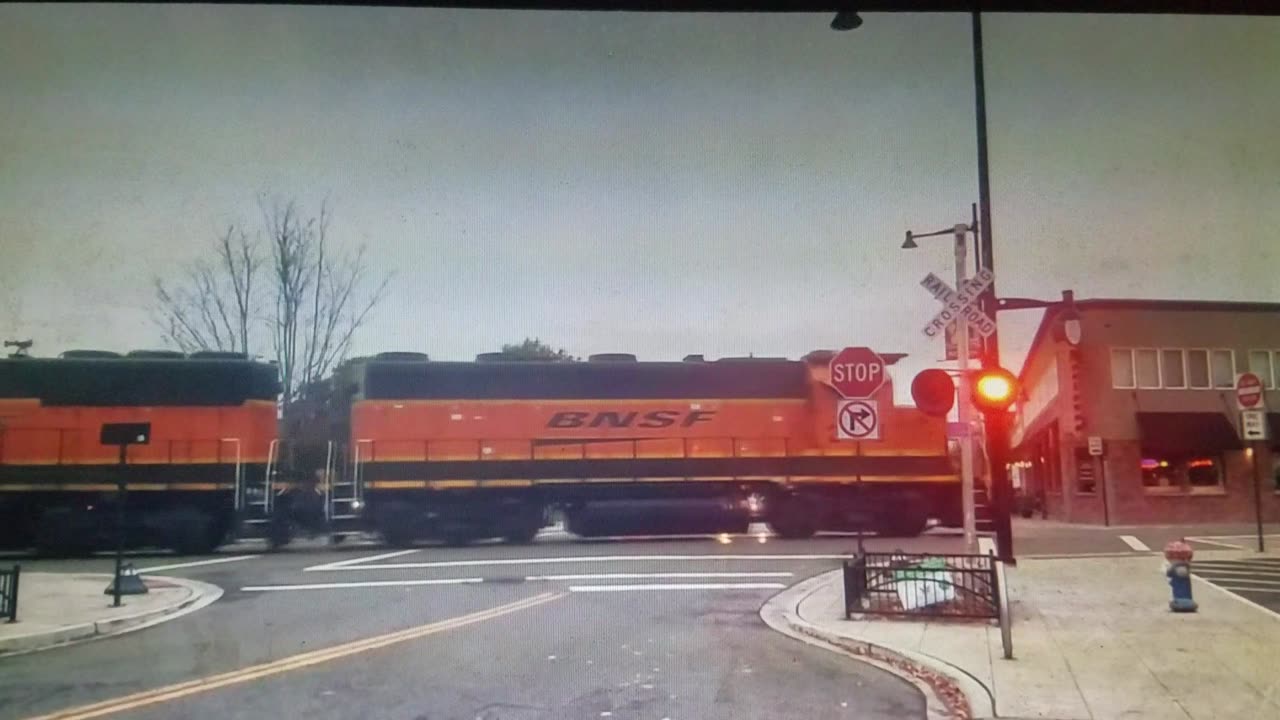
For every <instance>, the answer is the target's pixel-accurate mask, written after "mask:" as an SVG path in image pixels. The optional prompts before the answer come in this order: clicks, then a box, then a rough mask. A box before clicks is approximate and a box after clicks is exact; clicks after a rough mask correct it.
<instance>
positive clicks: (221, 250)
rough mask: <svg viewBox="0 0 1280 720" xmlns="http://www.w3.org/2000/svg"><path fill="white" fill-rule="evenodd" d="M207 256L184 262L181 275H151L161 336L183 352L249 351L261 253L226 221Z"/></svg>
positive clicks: (239, 230)
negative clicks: (170, 279) (169, 278)
mask: <svg viewBox="0 0 1280 720" xmlns="http://www.w3.org/2000/svg"><path fill="white" fill-rule="evenodd" d="M213 250H214V252H213V258H212V259H211V260H197V261H195V262H193V263H191V264H190V265H188V266H187V267H186V269H185V271H184V273H183V275H182V278H181V280H179V281H177V282H176V283H172V282H170V283H166V282H165V281H164V280H163V279H161V278H156V280H155V292H156V304H157V315H158V316H159V317H158V319H157V322H158V323H159V324H160V327H161V330H162V331H163V332H164V336H165V339H166V340H168V341H169V342H172V343H173V344H174V345H177V346H178V348H179V349H181V350H182V351H183V352H194V351H196V350H226V351H230V352H242V353H247V352H249V335H250V331H251V329H252V326H253V324H254V319H255V318H254V292H255V290H256V287H255V285H254V280H255V279H256V278H257V276H258V271H259V269H260V268H261V266H262V254H261V253H260V252H259V251H258V249H257V247H256V246H255V243H254V242H253V241H252V240H251V239H250V238H249V236H248V235H247V234H246V233H245V232H244V231H243V230H241V229H240V228H237V227H236V226H234V225H231V226H229V227H228V228H227V230H226V232H224V233H223V234H222V235H221V236H220V237H219V238H218V240H217V242H216V243H215V244H214V248H213Z"/></svg>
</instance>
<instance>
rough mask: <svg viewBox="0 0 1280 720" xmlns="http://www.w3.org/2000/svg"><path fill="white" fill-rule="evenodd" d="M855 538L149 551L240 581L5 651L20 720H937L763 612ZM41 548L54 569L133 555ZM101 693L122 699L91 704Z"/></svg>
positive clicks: (1051, 534) (1123, 538) (1039, 526)
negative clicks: (100, 634)
mask: <svg viewBox="0 0 1280 720" xmlns="http://www.w3.org/2000/svg"><path fill="white" fill-rule="evenodd" d="M1245 530H1247V528H1244V529H1242V528H1240V527H1237V526H1223V527H1197V528H1195V529H1194V530H1188V529H1185V528H1179V527H1141V528H1123V527H1120V528H1116V527H1112V528H1101V527H1085V526H1065V525H1060V524H1055V523H1044V522H1036V521H1032V522H1026V521H1021V520H1019V521H1018V524H1017V526H1016V530H1015V535H1016V538H1017V545H1016V547H1017V550H1018V554H1019V555H1020V556H1023V557H1037V556H1041V557H1044V556H1047V557H1055V556H1062V555H1084V556H1087V555H1109V554H1154V553H1157V552H1158V551H1159V550H1160V549H1161V548H1162V547H1163V544H1164V543H1165V542H1167V541H1168V540H1171V539H1177V538H1181V537H1184V536H1187V537H1188V539H1189V540H1191V542H1192V544H1193V545H1194V546H1195V547H1197V548H1198V549H1224V548H1226V547H1239V548H1242V549H1243V548H1246V547H1248V545H1249V543H1250V540H1249V538H1248V536H1247V533H1246V532H1245ZM1275 530H1276V529H1275V528H1271V529H1270V531H1271V532H1275ZM1269 542H1271V543H1272V544H1275V543H1278V542H1280V537H1274V538H1271V539H1270V540H1269ZM960 544H961V541H960V537H959V536H958V534H957V533H954V532H949V531H931V532H930V533H929V534H927V535H926V536H924V537H921V538H916V539H895V538H884V539H881V538H869V539H867V540H866V546H867V548H868V549H870V550H904V551H908V552H955V551H959V550H960ZM855 546H856V541H855V539H854V538H852V537H848V536H820V537H817V538H813V539H811V540H806V541H780V540H778V539H776V538H773V537H771V536H768V535H767V534H752V535H746V536H724V537H698V538H685V539H659V540H635V539H624V540H612V541H611V540H602V541H589V542H588V541H581V540H575V539H573V538H571V537H570V536H567V535H565V534H563V533H560V532H555V531H552V532H548V533H545V534H544V535H543V536H541V537H540V538H539V539H538V541H537V542H536V543H534V544H532V545H528V546H508V545H501V544H485V545H475V546H471V547H465V548H446V547H422V548H419V549H416V550H410V551H393V550H389V549H387V548H385V547H381V546H379V545H376V544H369V543H352V544H349V545H343V546H338V547H329V546H327V545H325V544H323V543H321V542H309V543H308V542H303V543H300V544H298V545H297V546H295V547H292V548H290V549H288V550H286V551H284V552H280V553H267V552H265V550H264V549H263V548H262V547H261V546H257V545H254V544H241V545H234V546H231V547H229V548H226V549H225V550H223V551H222V552H220V553H219V554H217V555H214V556H205V557H175V556H172V555H165V554H153V555H148V554H145V553H143V554H136V555H134V556H132V557H131V562H133V563H134V564H135V565H136V566H137V567H138V568H140V569H142V570H143V571H144V572H151V573H155V574H164V575H177V576H184V577H191V578H195V579H200V580H204V581H206V582H211V583H214V584H216V585H219V586H221V587H222V588H224V589H225V590H226V594H225V595H224V596H223V598H222V599H221V600H219V601H218V602H216V603H214V604H213V605H211V606H209V607H207V608H205V609H203V610H201V611H199V612H196V613H193V614H191V615H187V616H184V617H182V618H179V619H177V620H174V621H172V622H168V623H164V624H161V625H158V626H155V627H152V628H149V629H146V630H143V631H140V632H137V633H131V634H126V635H122V636H120V637H116V638H110V639H106V640H102V641H98V642H91V643H86V644H81V645H76V646H72V647H67V648H61V649H55V650H50V651H45V652H41V653H36V654H32V655H26V656H17V657H11V658H4V659H0V720H7V719H9V718H31V717H37V716H41V715H43V714H49V713H54V712H57V711H69V712H68V713H67V714H65V715H59V717H61V718H67V719H70V718H76V719H86V720H87V718H89V717H108V716H109V717H122V718H157V719H158V718H176V717H184V718H187V717H189V718H203V717H216V718H219V720H223V719H225V718H264V717H273V716H274V717H281V718H283V717H299V716H304V715H305V716H309V717H316V718H335V719H339V718H342V719H346V718H403V719H404V720H444V719H454V718H456V719H457V720H477V719H479V720H524V719H526V718H529V719H532V718H538V719H543V718H545V719H547V720H551V719H559V718H567V719H571V720H572V719H579V718H581V719H586V718H618V719H619V720H623V719H630V718H637V719H646V720H647V719H652V720H662V719H663V718H667V719H668V720H680V719H683V718H696V719H698V720H704V719H715V718H726V719H728V718H733V719H735V720H737V719H739V718H745V719H750V718H779V717H787V718H790V717H804V718H813V719H822V718H871V719H880V718H893V719H895V720H903V719H906V718H911V719H914V718H921V717H923V713H924V701H923V698H922V697H921V696H920V694H919V692H918V691H917V690H916V689H915V688H914V687H912V686H910V685H908V684H906V683H904V682H903V681H901V680H899V679H898V678H896V677H894V676H892V675H889V674H886V673H884V672H882V671H880V670H878V669H875V668H872V667H869V666H866V665H864V664H861V663H858V662H856V661H854V660H852V659H849V658H846V657H843V656H839V655H835V654H832V653H829V652H827V651H825V650H820V649H816V648H812V647H810V646H808V645H804V644H802V643H799V642H797V641H795V640H792V639H790V638H787V637H783V636H781V635H778V634H776V633H774V632H773V631H771V630H769V629H768V628H767V627H766V626H765V625H764V624H763V623H762V622H761V620H760V619H759V617H758V615H757V613H758V610H759V608H760V606H761V604H763V603H764V602H765V601H766V600H767V599H768V598H769V597H771V596H772V595H773V594H775V593H776V592H778V590H780V589H781V588H783V587H785V586H788V585H791V584H794V583H795V582H799V581H800V580H803V579H804V578H806V577H809V576H812V575H815V574H817V573H820V572H823V571H825V570H828V569H831V568H834V567H837V566H838V565H839V562H840V559H841V557H842V556H846V555H848V554H849V553H851V552H852V551H853V549H854V548H855ZM21 560H22V562H23V565H24V568H25V569H26V570H28V571H46V572H47V571H54V572H108V571H109V570H110V568H111V564H112V560H111V558H110V557H109V556H100V557H95V558H89V559H80V560H39V559H31V558H21ZM1214 568H1215V566H1213V565H1210V564H1207V565H1205V566H1204V568H1203V570H1204V571H1205V572H1202V573H1201V576H1202V577H1205V578H1206V579H1212V581H1213V582H1215V583H1220V582H1221V579H1222V578H1226V579H1227V580H1230V579H1232V578H1239V577H1241V576H1240V575H1239V574H1236V575H1232V574H1230V573H1229V572H1219V573H1218V574H1217V575H1210V574H1208V573H1207V571H1209V570H1211V569H1214ZM1217 569H1218V570H1226V571H1230V570H1233V569H1234V570H1237V571H1245V572H1246V573H1248V574H1249V575H1250V577H1251V579H1252V580H1254V581H1255V582H1253V583H1251V584H1249V585H1247V586H1246V585H1240V587H1241V588H1245V587H1248V588H1259V587H1261V588H1267V587H1270V585H1267V584H1263V583H1262V582H1260V581H1262V580H1268V582H1271V581H1273V580H1270V579H1271V578H1273V575H1272V574H1271V571H1272V568H1271V567H1270V566H1265V567H1261V568H1217ZM1258 572H1263V573H1265V574H1266V577H1265V578H1264V577H1262V576H1258V577H1252V575H1254V574H1257V573H1258ZM1226 584H1227V585H1232V583H1231V582H1227V583H1226ZM1235 584H1237V585H1239V583H1235ZM1232 591H1233V592H1240V593H1241V594H1244V592H1245V591H1244V590H1237V589H1235V588H1232ZM1254 594H1257V595H1258V596H1259V597H1260V598H1263V599H1274V598H1275V597H1277V596H1276V594H1275V593H1274V592H1268V593H1254ZM1246 596H1247V597H1252V595H1246ZM1255 599H1257V598H1255ZM193 681H198V682H193ZM184 683H185V684H184ZM157 689H160V690H157ZM148 692H152V694H150V695H148V694H146V693H148ZM93 703H105V704H104V705H100V706H96V709H94V708H90V709H88V710H85V709H84V708H85V706H86V705H89V704H93ZM75 708H80V709H81V710H79V711H77V710H75Z"/></svg>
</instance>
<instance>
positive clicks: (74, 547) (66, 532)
mask: <svg viewBox="0 0 1280 720" xmlns="http://www.w3.org/2000/svg"><path fill="white" fill-rule="evenodd" d="M92 542H93V541H92V540H91V539H89V540H86V538H85V537H84V533H83V532H77V530H76V528H74V527H73V521H72V515H71V512H70V511H68V510H61V509H53V510H47V511H45V513H44V514H43V515H41V516H40V522H39V524H38V525H37V526H36V533H35V546H36V554H37V555H40V556H42V557H55V558H71V557H82V556H87V555H90V554H92V553H93V544H92Z"/></svg>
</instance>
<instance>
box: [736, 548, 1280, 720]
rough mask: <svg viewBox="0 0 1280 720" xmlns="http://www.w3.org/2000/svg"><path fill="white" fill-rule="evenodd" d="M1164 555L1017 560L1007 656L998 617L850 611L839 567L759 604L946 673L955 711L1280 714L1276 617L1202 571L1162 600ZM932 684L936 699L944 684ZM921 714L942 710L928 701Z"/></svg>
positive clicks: (1169, 719)
mask: <svg viewBox="0 0 1280 720" xmlns="http://www.w3.org/2000/svg"><path fill="white" fill-rule="evenodd" d="M1251 556H1254V555H1253V554H1251V553H1239V552H1221V553H1218V552H1203V553H1197V554H1196V559H1197V560H1201V559H1203V560H1208V559H1236V558H1241V557H1251ZM1162 562H1163V559H1162V558H1160V557H1159V556H1156V555H1146V556H1138V557H1133V558H1127V557H1125V558H1112V557H1108V558H1096V559H1072V560H1020V561H1019V563H1018V567H1017V568H1009V569H1008V574H1007V577H1008V585H1009V594H1010V601H1011V606H1012V613H1013V618H1014V625H1013V651H1014V659H1013V660H1005V659H1003V653H1002V650H1001V644H1000V629H999V627H997V626H995V625H994V624H991V625H983V624H959V623H955V622H954V621H953V622H950V623H929V622H910V621H898V620H886V619H879V618H877V619H869V620H859V619H855V620H845V619H844V610H843V607H842V603H843V596H842V593H843V591H842V587H841V583H840V572H839V571H835V572H832V573H826V574H824V575H820V576H818V577H816V578H812V579H810V580H808V581H806V582H803V583H800V584H799V585H796V586H794V587H792V588H790V589H788V590H785V591H783V592H782V593H780V594H779V595H777V596H775V597H774V598H773V599H772V600H770V601H769V603H767V604H766V606H765V608H764V609H762V610H761V615H762V617H765V620H766V622H769V624H770V625H771V626H774V627H775V628H776V629H780V630H782V631H783V632H788V634H792V635H801V636H805V637H806V638H816V639H818V640H819V641H826V642H827V643H833V644H837V645H840V646H841V647H842V648H844V649H846V650H850V651H852V652H854V653H856V654H859V655H864V656H865V655H869V656H871V657H872V658H876V659H879V660H880V661H881V664H884V663H888V664H889V665H896V666H898V667H899V668H900V669H901V670H904V671H903V672H899V674H902V675H904V676H906V677H908V679H911V680H915V681H916V682H917V686H919V680H920V678H922V677H925V678H927V677H928V675H929V673H930V671H933V672H938V673H942V674H944V675H946V676H947V677H948V678H949V679H950V681H951V688H950V690H951V691H952V692H954V691H956V690H958V691H959V692H961V693H963V696H964V697H965V698H966V699H967V700H968V706H969V707H968V708H963V707H960V708H959V709H958V710H957V709H956V708H951V716H952V717H966V716H967V717H978V718H983V717H1001V718H1019V719H1022V718H1045V719H1046V720H1048V719H1051V720H1112V719H1113V718H1115V719H1119V718H1124V719H1125V720H1208V719H1209V718H1213V719H1214V720H1236V719H1238V720H1258V719H1259V718H1270V717H1280V674H1277V672H1276V668H1277V667H1280V617H1277V616H1275V615H1274V614H1271V613H1269V612H1267V611H1265V610H1262V609H1259V608H1257V607H1255V606H1252V605H1250V604H1248V603H1247V602H1244V601H1242V600H1240V599H1239V598H1237V597H1235V596H1232V595H1230V594H1229V593H1227V592H1226V591H1224V590H1221V589H1218V588H1215V587H1212V586H1210V585H1209V584H1208V583H1205V582H1196V583H1195V584H1194V587H1193V592H1194V593H1195V596H1196V601H1197V602H1198V603H1199V605H1200V611H1199V612H1198V613H1195V614H1175V613H1172V612H1169V609H1168V602H1169V598H1170V593H1169V588H1168V585H1167V584H1166V582H1165V579H1164V574H1163V567H1162ZM771 617H772V621H771ZM856 617H857V616H855V618H856ZM780 624H784V625H785V626H786V627H785V628H784V627H779V625H780ZM934 689H935V690H936V691H937V692H936V696H937V698H936V699H937V700H941V701H942V702H943V703H944V704H945V701H946V700H947V698H948V688H946V687H945V684H944V685H943V686H942V687H941V688H939V687H937V686H935V688H934ZM926 697H927V698H928V694H926ZM930 713H931V715H939V714H943V713H942V711H941V709H940V708H937V707H935V704H934V703H930Z"/></svg>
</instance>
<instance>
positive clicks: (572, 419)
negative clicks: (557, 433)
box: [547, 412, 588, 428]
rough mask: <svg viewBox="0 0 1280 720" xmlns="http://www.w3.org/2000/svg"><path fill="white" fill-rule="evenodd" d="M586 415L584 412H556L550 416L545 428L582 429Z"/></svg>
mask: <svg viewBox="0 0 1280 720" xmlns="http://www.w3.org/2000/svg"><path fill="white" fill-rule="evenodd" d="M587 415H588V413H584V412H558V413H556V414H555V415H552V416H551V419H550V420H548V421H547V427H552V428H576V427H582V423H583V421H585V420H586V419H587Z"/></svg>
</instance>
